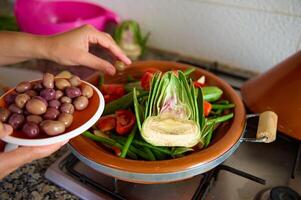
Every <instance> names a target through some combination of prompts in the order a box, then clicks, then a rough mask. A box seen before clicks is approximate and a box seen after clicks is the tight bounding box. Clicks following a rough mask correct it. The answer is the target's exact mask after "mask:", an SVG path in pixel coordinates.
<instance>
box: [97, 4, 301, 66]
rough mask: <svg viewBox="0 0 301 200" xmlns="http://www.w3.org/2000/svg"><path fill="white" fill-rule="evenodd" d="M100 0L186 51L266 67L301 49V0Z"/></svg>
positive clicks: (165, 45) (154, 38)
mask: <svg viewBox="0 0 301 200" xmlns="http://www.w3.org/2000/svg"><path fill="white" fill-rule="evenodd" d="M94 1H96V2H97V3H100V4H102V5H104V6H106V7H108V8H111V9H112V10H114V11H115V12H117V13H118V14H119V15H120V16H121V18H122V19H135V20H137V21H138V22H139V23H140V24H141V26H142V27H143V29H144V30H149V31H151V38H150V41H149V45H150V46H153V47H157V48H160V49H165V50H169V51H174V52H178V53H181V54H183V55H189V56H193V57H197V58H202V59H207V60H217V61H219V62H222V63H224V64H228V65H233V66H236V67H241V68H246V69H250V70H254V71H261V72H262V71H265V70H266V69H268V68H270V67H272V66H273V65H274V64H276V63H278V62H279V61H281V60H283V59H284V58H286V57H287V56H289V55H291V54H293V53H294V52H295V51H297V50H298V49H301V1H300V0H94Z"/></svg>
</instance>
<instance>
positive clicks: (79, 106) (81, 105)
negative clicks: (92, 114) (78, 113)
mask: <svg viewBox="0 0 301 200" xmlns="http://www.w3.org/2000/svg"><path fill="white" fill-rule="evenodd" d="M88 104H89V100H88V98H87V97H84V96H80V97H76V99H75V100H74V101H73V105H74V107H75V109H76V110H84V109H85V108H87V106H88Z"/></svg>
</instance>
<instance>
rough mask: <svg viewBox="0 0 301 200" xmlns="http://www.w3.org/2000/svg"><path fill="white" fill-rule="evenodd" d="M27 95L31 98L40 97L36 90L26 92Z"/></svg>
mask: <svg viewBox="0 0 301 200" xmlns="http://www.w3.org/2000/svg"><path fill="white" fill-rule="evenodd" d="M25 94H27V95H28V96H30V97H34V96H37V95H38V93H37V92H36V91H34V90H27V91H26V92H25Z"/></svg>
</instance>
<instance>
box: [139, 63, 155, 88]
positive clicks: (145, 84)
mask: <svg viewBox="0 0 301 200" xmlns="http://www.w3.org/2000/svg"><path fill="white" fill-rule="evenodd" d="M156 72H160V70H158V69H156V68H149V69H147V70H146V72H145V73H144V74H143V75H142V77H141V79H140V80H141V87H142V88H143V89H144V90H149V89H150V84H151V81H152V78H153V76H154V74H155V73H156Z"/></svg>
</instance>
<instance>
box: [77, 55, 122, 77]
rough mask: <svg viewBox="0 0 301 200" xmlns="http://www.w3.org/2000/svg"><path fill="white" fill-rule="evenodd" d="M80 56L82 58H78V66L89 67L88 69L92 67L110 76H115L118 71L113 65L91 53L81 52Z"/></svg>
mask: <svg viewBox="0 0 301 200" xmlns="http://www.w3.org/2000/svg"><path fill="white" fill-rule="evenodd" d="M80 55H81V56H80V57H78V59H77V61H78V64H80V65H84V66H88V67H91V68H94V69H97V70H101V71H103V72H104V73H106V74H110V75H114V74H115V72H116V69H115V67H114V66H113V65H112V64H111V63H109V62H107V61H105V60H103V59H101V58H99V57H97V56H95V55H93V54H91V53H89V52H84V51H81V52H80Z"/></svg>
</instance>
